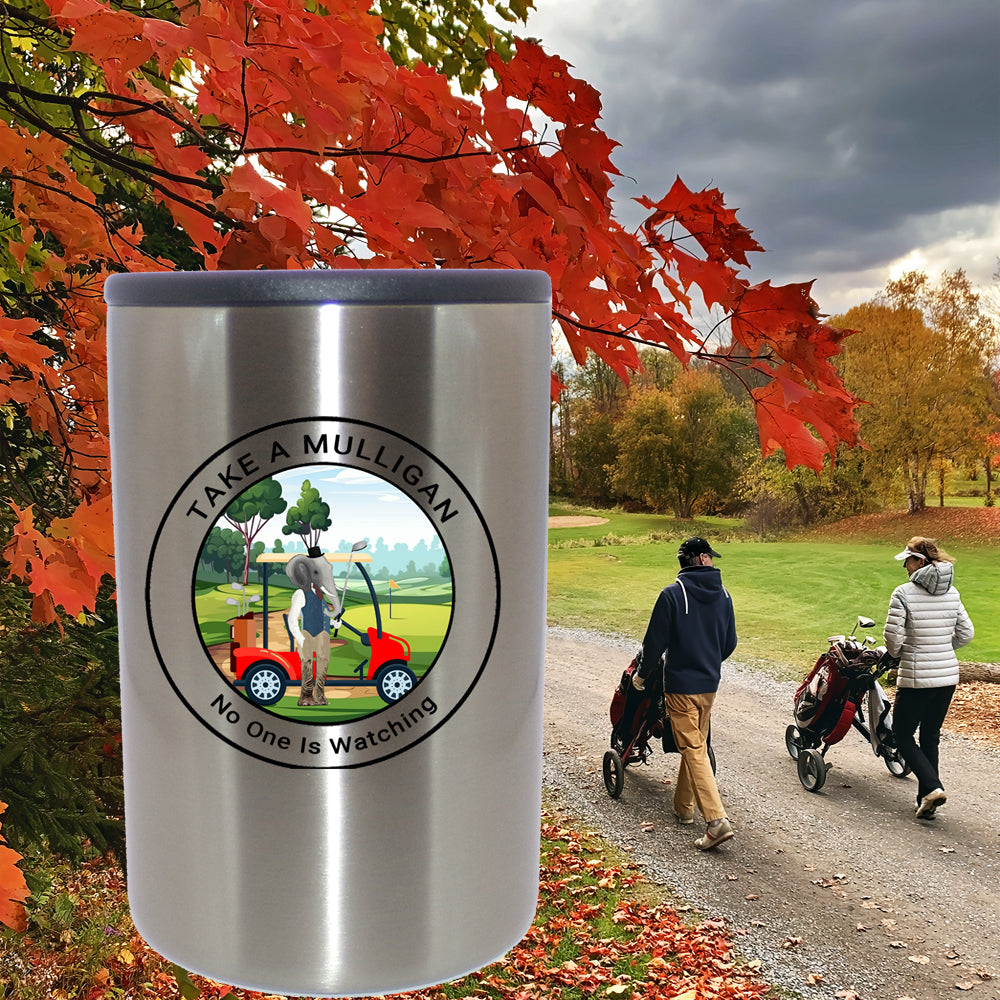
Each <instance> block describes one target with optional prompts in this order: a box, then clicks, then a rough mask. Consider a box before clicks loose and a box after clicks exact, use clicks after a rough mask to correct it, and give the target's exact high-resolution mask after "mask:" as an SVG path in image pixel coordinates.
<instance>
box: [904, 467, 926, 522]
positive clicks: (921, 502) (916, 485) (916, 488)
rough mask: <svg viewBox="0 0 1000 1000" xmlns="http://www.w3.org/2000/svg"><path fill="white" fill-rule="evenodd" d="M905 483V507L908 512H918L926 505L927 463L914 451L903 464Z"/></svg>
mask: <svg viewBox="0 0 1000 1000" xmlns="http://www.w3.org/2000/svg"><path fill="white" fill-rule="evenodd" d="M903 479H904V482H905V483H906V509H907V512H908V513H910V514H919V513H920V512H921V511H922V510H925V509H926V507H927V465H926V463H925V462H923V461H921V456H920V455H919V454H918V453H916V452H914V453H913V454H911V455H910V457H909V458H908V459H907V461H906V464H905V465H904V466H903Z"/></svg>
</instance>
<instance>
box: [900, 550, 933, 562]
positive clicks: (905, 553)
mask: <svg viewBox="0 0 1000 1000" xmlns="http://www.w3.org/2000/svg"><path fill="white" fill-rule="evenodd" d="M910 556H915V557H916V558H917V559H923V561H924V562H927V556H925V555H922V554H921V553H919V552H914V551H913V549H903V551H902V552H900V553H899V554H898V555H896V556H895V558H896V559H898V560H899V561H900V562H906V560H907V559H909V558H910Z"/></svg>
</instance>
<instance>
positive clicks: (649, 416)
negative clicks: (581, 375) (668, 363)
mask: <svg viewBox="0 0 1000 1000" xmlns="http://www.w3.org/2000/svg"><path fill="white" fill-rule="evenodd" d="M614 437H615V442H616V444H617V447H618V458H617V462H616V464H615V466H614V469H613V470H612V471H611V482H612V484H613V485H614V487H615V489H616V490H617V491H618V493H619V495H623V496H631V497H635V498H637V499H640V500H642V501H643V502H644V503H646V504H647V505H648V506H649V507H651V508H652V509H653V510H655V511H662V510H666V509H671V510H673V512H674V514H675V516H677V517H693V516H694V515H695V513H697V512H699V509H700V507H701V505H702V504H703V503H704V501H705V500H706V499H708V498H709V496H711V495H713V494H714V495H716V496H726V495H728V494H729V493H730V492H731V491H732V489H733V487H734V485H735V483H736V480H737V479H738V478H739V475H740V472H741V471H742V469H743V467H744V465H745V464H746V461H747V459H748V457H749V455H750V449H751V447H752V444H753V428H752V422H751V420H750V418H749V416H748V415H747V413H746V412H745V411H744V410H743V409H742V408H740V407H739V406H737V405H736V404H735V403H733V401H732V400H731V399H729V398H728V397H727V396H726V394H725V391H724V390H723V388H722V385H721V383H720V381H719V379H718V378H717V377H716V376H715V375H713V374H712V373H710V372H705V371H696V370H689V371H686V372H683V373H681V374H680V375H678V376H677V378H676V379H674V382H673V384H672V385H671V387H670V388H669V389H653V390H647V391H645V392H638V393H635V394H634V395H633V397H632V399H631V401H630V402H629V405H628V407H627V409H626V411H625V414H624V416H623V417H622V419H621V420H619V421H618V423H617V424H616V425H615V431H614Z"/></svg>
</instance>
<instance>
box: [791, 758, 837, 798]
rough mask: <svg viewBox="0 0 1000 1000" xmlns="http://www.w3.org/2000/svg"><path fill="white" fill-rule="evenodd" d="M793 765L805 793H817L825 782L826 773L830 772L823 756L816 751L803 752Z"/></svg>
mask: <svg viewBox="0 0 1000 1000" xmlns="http://www.w3.org/2000/svg"><path fill="white" fill-rule="evenodd" d="M795 763H796V764H797V766H798V771H799V781H800V782H801V783H802V787H803V788H804V789H805V790H806V791H807V792H818V791H819V790H820V789H821V788H822V787H823V785H824V783H825V782H826V772H827V771H829V770H830V767H829V765H828V764H827V762H826V761H825V760H824V758H823V755H822V754H821V753H820V752H819V751H818V750H803V751H802V752H801V753H800V754H799V758H798V760H797V761H796V762H795Z"/></svg>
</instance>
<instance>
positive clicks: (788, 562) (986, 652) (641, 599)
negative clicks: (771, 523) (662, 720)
mask: <svg viewBox="0 0 1000 1000" xmlns="http://www.w3.org/2000/svg"><path fill="white" fill-rule="evenodd" d="M553 513H568V511H562V510H558V511H553ZM575 513H582V512H581V511H575ZM595 513H596V512H595ZM613 523H614V524H615V527H616V530H615V532H614V534H616V535H619V534H620V535H622V536H625V537H629V536H632V537H636V536H642V535H650V534H651V533H652V534H654V535H656V534H659V533H661V532H662V533H664V534H670V535H675V539H674V540H672V541H646V542H638V543H631V544H623V545H613V544H609V545H596V546H595V545H594V544H590V545H587V546H580V547H575V548H574V547H560V544H561V545H565V544H566V543H567V542H568V541H570V540H571V539H572V538H578V539H580V540H581V541H588V540H589V541H591V542H592V541H593V537H594V536H593V532H594V531H595V530H599V529H594V528H559V529H552V530H550V532H549V537H550V547H549V559H548V572H549V584H548V618H549V622H550V623H551V624H559V625H568V626H576V627H584V628H592V629H596V630H600V631H607V632H615V633H621V634H624V635H627V636H630V637H631V638H634V639H635V640H636V641H639V640H640V639H641V638H642V635H643V633H644V631H645V629H646V624H647V622H648V620H649V612H650V610H651V608H652V606H653V602H654V600H655V599H656V595H657V594H658V593H659V591H660V590H661V589H662V588H663V587H664V586H665V585H666V584H668V583H670V582H672V581H673V580H674V579H675V577H676V575H677V569H678V564H677V558H676V552H677V541H676V539H677V538H684V537H687V536H688V535H692V534H702V535H704V536H705V537H707V538H709V539H710V540H711V542H712V543H713V545H714V546H715V548H716V549H717V550H718V551H719V552H720V553H722V558H721V559H720V560H718V562H717V565H718V567H719V568H720V569H721V570H722V576H723V582H724V583H725V585H726V587H727V588H728V589H729V592H730V593H731V594H732V595H733V601H734V603H735V605H736V623H737V630H738V632H739V636H740V646H739V649H738V651H737V654H736V656H737V658H739V657H741V656H742V657H746V658H760V659H765V660H769V661H772V662H774V663H776V664H778V665H779V667H778V670H779V672H780V673H781V675H782V676H784V677H796V676H799V675H800V674H801V673H802V672H804V671H805V670H806V669H807V668H808V667H811V666H812V664H813V662H814V661H815V659H816V657H817V656H818V655H819V653H820V652H822V650H823V649H824V648H825V639H826V637H827V636H828V635H830V634H833V633H840V632H849V631H850V630H851V629H852V628H853V626H854V622H855V621H856V619H857V616H858V615H859V614H861V615H867V616H869V617H871V618H874V619H875V621H876V624H877V628H876V634H877V638H878V639H879V641H881V627H882V625H883V624H884V622H885V614H886V610H887V609H888V606H889V596H890V594H891V593H892V590H893V588H894V587H896V586H898V585H899V584H901V583H905V582H906V574H905V573H904V571H903V569H902V568H901V565H900V564H899V563H898V562H896V561H895V560H894V559H893V555H894V554H895V553H896V552H897V551H899V548H900V545H901V544H902V542H900V543H899V544H895V545H894V544H890V543H888V542H875V541H857V542H856V541H853V540H852V539H851V538H850V537H849V536H847V535H845V536H844V537H843V538H842V540H830V541H826V540H824V541H812V540H810V541H794V540H790V541H782V542H767V543H764V542H754V541H750V540H749V537H750V536H749V535H747V534H746V533H745V532H743V531H741V530H740V529H739V527H738V525H736V524H735V523H734V522H729V523H725V522H723V523H721V524H719V525H718V527H713V521H712V520H711V519H702V520H700V521H694V522H692V521H687V522H678V521H675V520H673V519H671V518H655V517H652V516H650V515H630V514H623V513H620V512H619V513H615V514H614V515H613ZM658 524H659V526H657V525H658ZM678 526H683V529H682V530H681V531H680V533H679V534H675V533H676V531H677V528H678ZM602 527H604V528H605V529H607V528H608V527H610V525H604V526H602ZM608 533H609V532H608V531H607V530H605V532H604V534H605V535H607V534H608ZM552 539H556V540H557V541H556V543H555V544H553V542H552V541H551V540H552ZM740 539H743V540H740ZM903 541H904V542H905V539H903ZM947 548H948V551H949V552H950V553H951V554H952V555H953V556H954V557H955V559H956V586H957V587H958V589H959V590H960V591H961V592H962V599H963V602H964V603H965V606H966V608H967V609H968V611H969V614H970V616H971V617H972V620H973V622H974V623H975V626H976V638H975V639H974V640H973V642H972V643H971V644H970V645H969V646H967V647H965V648H964V649H963V650H962V653H961V656H962V658H963V659H966V660H974V661H982V662H996V661H1000V623H998V622H997V620H996V616H995V615H994V613H993V609H994V608H996V607H997V602H998V600H1000V574H998V573H997V571H996V548H995V547H993V546H991V545H979V546H975V545H959V544H954V545H953V544H948V545H947Z"/></svg>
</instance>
